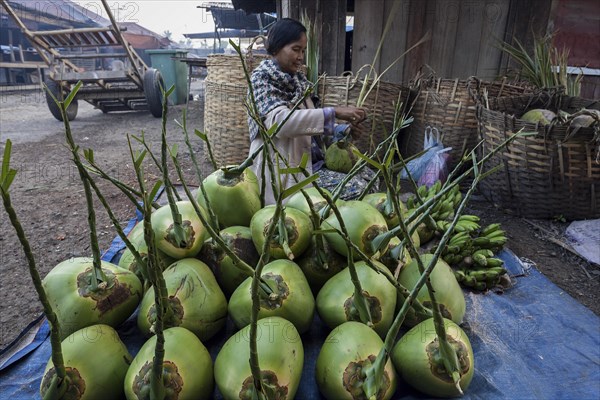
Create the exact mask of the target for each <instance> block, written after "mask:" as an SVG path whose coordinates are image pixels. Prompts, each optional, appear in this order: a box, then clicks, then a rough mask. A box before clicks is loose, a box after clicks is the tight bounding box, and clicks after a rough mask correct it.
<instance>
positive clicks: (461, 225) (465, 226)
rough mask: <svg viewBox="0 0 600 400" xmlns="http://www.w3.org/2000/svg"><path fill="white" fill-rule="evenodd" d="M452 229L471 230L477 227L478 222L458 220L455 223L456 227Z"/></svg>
mask: <svg viewBox="0 0 600 400" xmlns="http://www.w3.org/2000/svg"><path fill="white" fill-rule="evenodd" d="M454 229H456V230H457V231H459V232H473V231H476V230H477V229H479V224H478V223H476V222H472V221H466V220H464V221H461V220H459V221H458V222H457V223H456V227H455V228H454Z"/></svg>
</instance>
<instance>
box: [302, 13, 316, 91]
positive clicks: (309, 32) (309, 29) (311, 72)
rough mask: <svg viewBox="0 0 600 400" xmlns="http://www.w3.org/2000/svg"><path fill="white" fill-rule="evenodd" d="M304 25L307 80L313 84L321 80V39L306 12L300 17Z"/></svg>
mask: <svg viewBox="0 0 600 400" xmlns="http://www.w3.org/2000/svg"><path fill="white" fill-rule="evenodd" d="M300 21H301V22H302V25H304V27H305V28H306V78H307V79H308V80H309V81H310V82H312V83H313V84H316V83H317V80H318V79H319V38H318V35H317V26H316V25H315V24H313V23H312V21H311V20H310V18H309V16H308V13H307V12H306V10H303V11H302V16H301V17H300Z"/></svg>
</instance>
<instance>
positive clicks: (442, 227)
mask: <svg viewBox="0 0 600 400" xmlns="http://www.w3.org/2000/svg"><path fill="white" fill-rule="evenodd" d="M435 224H436V225H437V228H438V230H439V231H441V232H446V231H447V230H448V228H449V227H450V222H448V221H442V220H440V221H436V223H435Z"/></svg>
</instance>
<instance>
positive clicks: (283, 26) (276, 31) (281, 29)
mask: <svg viewBox="0 0 600 400" xmlns="http://www.w3.org/2000/svg"><path fill="white" fill-rule="evenodd" d="M303 33H306V28H305V27H304V25H302V24H301V23H300V22H299V21H296V20H295V19H291V18H282V19H280V20H279V21H277V22H275V24H273V25H272V26H271V28H270V29H269V34H268V35H267V53H269V54H270V55H272V56H274V55H275V53H277V52H278V51H279V50H281V49H282V48H284V47H285V46H287V45H288V44H290V43H293V42H296V41H298V40H300V37H302V34H303Z"/></svg>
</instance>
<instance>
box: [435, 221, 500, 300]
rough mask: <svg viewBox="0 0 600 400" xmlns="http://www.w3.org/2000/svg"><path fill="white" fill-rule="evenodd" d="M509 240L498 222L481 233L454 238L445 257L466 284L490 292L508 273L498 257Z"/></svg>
mask: <svg viewBox="0 0 600 400" xmlns="http://www.w3.org/2000/svg"><path fill="white" fill-rule="evenodd" d="M506 241H507V238H506V235H505V232H504V231H503V230H502V229H500V224H498V223H495V224H491V225H488V226H487V227H485V228H483V229H481V230H479V231H478V230H473V231H465V230H463V231H461V232H457V233H456V234H455V235H453V236H452V237H451V238H450V240H449V241H448V244H447V246H446V248H445V249H444V251H443V253H442V258H443V259H444V261H446V262H447V263H448V264H449V265H451V266H452V267H454V268H455V271H454V275H455V276H456V279H457V280H458V282H459V283H461V284H462V285H464V286H467V287H471V288H473V289H475V290H485V289H489V288H492V287H494V286H495V285H496V284H497V283H498V282H499V280H500V277H501V276H502V275H504V274H505V273H506V269H505V268H504V266H503V265H504V262H503V261H502V260H501V259H499V258H496V257H495V254H496V253H497V252H498V251H500V250H501V249H502V247H503V246H504V244H505V243H506Z"/></svg>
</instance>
